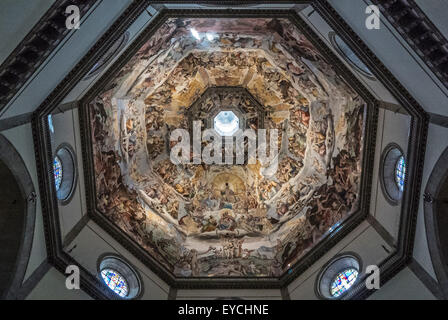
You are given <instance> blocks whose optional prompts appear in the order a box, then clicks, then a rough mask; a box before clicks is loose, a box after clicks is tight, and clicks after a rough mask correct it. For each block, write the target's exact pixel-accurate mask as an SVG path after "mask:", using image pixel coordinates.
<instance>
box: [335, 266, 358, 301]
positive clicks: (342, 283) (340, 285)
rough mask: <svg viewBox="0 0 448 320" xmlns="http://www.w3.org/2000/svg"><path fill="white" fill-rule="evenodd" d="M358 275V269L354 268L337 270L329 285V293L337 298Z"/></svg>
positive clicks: (348, 287)
mask: <svg viewBox="0 0 448 320" xmlns="http://www.w3.org/2000/svg"><path fill="white" fill-rule="evenodd" d="M357 277H358V270H356V269H354V268H349V269H346V270H344V271H342V272H339V273H338V275H337V276H336V277H335V279H334V280H333V282H332V283H331V287H330V294H331V296H332V297H334V298H337V297H339V296H340V295H342V294H343V293H344V292H346V291H347V290H348V289H350V287H351V286H352V285H353V284H354V283H355V281H356V278H357Z"/></svg>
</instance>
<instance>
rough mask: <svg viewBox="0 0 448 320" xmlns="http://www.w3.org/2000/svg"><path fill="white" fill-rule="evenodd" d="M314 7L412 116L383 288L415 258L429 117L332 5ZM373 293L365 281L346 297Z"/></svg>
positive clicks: (322, 1)
mask: <svg viewBox="0 0 448 320" xmlns="http://www.w3.org/2000/svg"><path fill="white" fill-rule="evenodd" d="M313 7H314V8H315V10H316V11H317V12H318V13H319V14H320V15H321V16H322V18H323V19H324V20H325V21H326V22H327V23H328V25H329V26H330V27H331V28H333V30H335V31H336V32H337V33H338V35H339V36H340V37H341V38H342V39H343V40H344V41H345V42H346V43H347V44H348V45H349V46H350V47H351V48H352V49H353V50H354V52H355V53H356V55H358V57H359V58H360V59H361V60H362V61H363V62H364V64H365V65H366V66H367V67H368V68H369V70H370V71H372V73H373V74H374V76H375V77H376V78H377V79H378V80H379V81H380V82H381V83H382V84H383V85H384V86H385V87H386V88H387V89H388V90H389V91H390V92H391V94H392V95H393V96H394V97H395V99H396V100H397V101H398V102H399V103H400V104H401V105H402V106H403V107H404V108H405V109H406V111H407V112H408V114H409V115H410V116H411V127H410V132H409V143H408V153H407V155H406V160H407V169H408V171H407V175H406V181H405V184H406V188H405V190H404V193H403V198H402V206H401V219H400V226H399V232H398V238H397V250H396V251H395V252H393V254H392V255H390V256H388V257H387V258H386V259H384V260H383V261H382V262H381V263H380V264H379V267H380V271H381V285H384V283H386V282H387V281H389V280H390V279H391V278H392V277H394V276H395V275H396V274H397V273H398V272H400V271H401V270H402V269H403V268H404V267H405V266H407V265H408V264H409V263H410V261H411V258H412V254H413V246H414V237H415V227H416V224H417V214H418V207H419V201H420V187H421V183H422V175H423V164H424V160H425V150H426V140H427V134H428V123H429V117H428V114H427V113H426V112H425V110H424V109H423V108H422V107H421V106H420V105H419V103H418V102H417V101H416V100H415V99H414V98H413V97H412V96H411V94H410V93H409V92H408V91H407V90H406V88H404V87H403V86H402V85H401V83H400V82H399V81H398V80H397V78H396V77H395V76H394V75H393V74H392V73H391V72H390V71H389V70H388V69H387V68H386V67H385V66H384V64H383V63H382V62H381V61H380V60H379V59H378V58H377V57H376V56H375V54H374V53H373V52H372V51H371V50H370V49H369V47H368V46H367V45H366V44H365V43H364V42H363V41H362V39H361V38H360V37H359V36H358V35H357V34H356V32H354V31H353V29H352V28H351V27H350V26H349V25H348V24H347V23H346V22H345V21H344V19H343V18H342V17H341V16H340V15H339V13H338V12H337V11H336V10H335V9H334V8H333V7H332V6H331V5H330V3H329V2H328V0H316V1H315V2H313ZM373 292H374V290H368V289H367V288H366V287H365V284H364V282H361V283H359V284H358V285H357V286H356V287H354V288H353V289H351V290H350V292H349V294H348V295H347V298H348V299H365V298H367V297H368V296H370V295H371V294H372V293H373Z"/></svg>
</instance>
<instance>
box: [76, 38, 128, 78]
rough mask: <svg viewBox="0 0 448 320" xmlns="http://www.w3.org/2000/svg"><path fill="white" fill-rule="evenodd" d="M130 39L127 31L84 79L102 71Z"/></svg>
mask: <svg viewBox="0 0 448 320" xmlns="http://www.w3.org/2000/svg"><path fill="white" fill-rule="evenodd" d="M128 41H129V32H128V31H127V32H125V33H124V34H123V35H122V36H121V37H120V38H118V39H117V41H115V43H114V44H113V45H112V47H110V48H109V50H107V51H106V53H105V54H104V55H103V56H102V57H101V58H100V59H99V60H98V61H97V63H95V65H94V66H93V67H92V69H90V71H89V72H88V73H87V75H86V76H85V77H84V80H87V79H90V78H91V77H93V76H96V75H97V74H99V73H100V72H101V71H103V70H104V68H106V66H107V65H108V64H109V62H110V61H112V59H113V58H114V57H115V56H116V55H117V54H118V53H119V52H120V51H121V49H123V48H124V47H125V46H126V44H127V43H128Z"/></svg>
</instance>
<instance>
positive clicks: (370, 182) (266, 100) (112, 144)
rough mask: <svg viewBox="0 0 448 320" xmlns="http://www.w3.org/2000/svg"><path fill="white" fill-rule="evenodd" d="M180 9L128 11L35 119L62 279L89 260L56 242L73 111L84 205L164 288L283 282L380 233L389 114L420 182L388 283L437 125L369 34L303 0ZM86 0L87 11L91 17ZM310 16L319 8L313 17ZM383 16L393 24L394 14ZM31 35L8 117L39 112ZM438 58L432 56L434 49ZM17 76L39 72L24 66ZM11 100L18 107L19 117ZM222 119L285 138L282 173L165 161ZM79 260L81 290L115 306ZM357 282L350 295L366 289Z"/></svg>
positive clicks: (54, 257) (45, 202) (397, 260)
mask: <svg viewBox="0 0 448 320" xmlns="http://www.w3.org/2000/svg"><path fill="white" fill-rule="evenodd" d="M167 2H169V1H167ZM174 2H175V1H174ZM224 2H226V1H223V3H224ZM183 5H184V4H166V6H163V5H158V4H155V3H154V4H153V6H152V7H151V6H150V7H148V3H146V2H145V3H138V1H136V2H133V3H132V4H130V5H129V7H127V8H126V9H124V8H125V7H126V6H125V5H122V6H123V12H122V13H123V14H122V15H121V16H120V17H119V18H118V19H116V18H117V17H115V16H114V17H112V18H110V19H109V20H110V21H109V20H108V21H109V24H107V25H106V26H105V27H104V29H105V30H107V32H105V33H104V34H103V35H102V36H101V37H100V38H98V39H95V41H94V40H92V41H91V43H92V44H91V45H86V48H87V49H88V50H87V49H86V50H85V52H82V53H81V52H79V56H80V57H83V58H82V59H80V60H79V61H78V62H79V63H78V64H76V66H75V67H74V68H71V67H70V68H69V69H68V70H71V71H70V73H69V74H68V75H67V77H66V78H65V79H63V80H62V81H60V80H61V79H56V77H55V78H54V79H53V78H52V79H51V81H54V82H55V84H58V86H56V85H55V86H54V87H55V90H54V91H52V93H51V94H49V95H45V96H44V97H46V100H45V101H44V102H43V103H42V104H41V105H40V107H39V108H38V109H37V111H35V112H34V113H33V118H32V119H33V129H34V131H33V133H34V139H35V145H36V159H37V161H36V162H37V165H38V175H39V183H40V189H41V192H42V208H43V212H44V214H43V216H44V224H45V230H46V244H47V249H48V252H49V257H50V260H51V261H52V263H53V265H54V266H56V267H57V268H59V269H60V270H63V269H64V267H65V266H66V265H68V264H70V263H78V262H79V261H83V259H82V258H80V257H79V256H76V250H75V253H72V252H71V250H74V248H72V249H71V250H67V248H66V247H64V248H63V246H62V241H63V238H64V232H65V231H64V230H62V228H61V223H60V221H59V219H61V217H62V213H61V212H64V210H66V211H68V209H67V208H63V207H61V206H58V205H56V204H55V198H54V194H55V192H54V181H53V179H54V178H53V177H52V175H51V174H49V172H51V164H52V160H53V159H52V154H53V151H54V148H55V145H53V144H54V141H53V140H54V138H53V137H52V136H51V135H50V134H49V130H48V121H47V119H48V118H47V117H48V115H49V114H53V116H54V118H57V115H59V114H61V113H60V112H62V111H65V110H71V109H73V110H76V112H79V118H76V117H74V118H73V119H74V121H73V122H76V123H75V124H74V127H75V129H74V131H75V141H78V140H76V139H78V135H79V137H80V141H81V143H80V145H79V146H78V150H77V151H79V153H78V165H79V169H80V170H79V172H80V174H83V176H82V178H81V179H80V185H81V184H82V192H84V190H85V194H84V193H81V191H79V192H80V195H79V197H80V198H81V203H82V204H83V205H86V209H85V210H86V211H87V214H88V217H89V218H91V219H93V221H94V222H95V223H96V224H97V225H98V226H99V227H100V228H102V229H103V230H104V231H105V232H106V233H107V234H108V235H110V236H111V237H112V238H113V239H114V240H116V241H117V242H118V243H119V244H120V245H122V246H123V247H124V248H126V250H128V252H129V253H130V254H131V255H133V256H134V257H136V258H137V259H138V261H139V262H141V263H142V264H143V265H144V266H145V267H148V268H149V270H151V271H153V272H155V274H157V275H158V276H159V277H160V278H161V279H163V280H164V281H166V283H168V284H169V285H170V286H173V287H178V288H211V287H215V288H216V287H220V286H222V285H223V284H224V285H225V286H226V287H229V288H233V287H245V288H255V287H258V288H259V287H264V288H268V287H269V288H284V287H285V286H287V285H288V284H290V283H291V282H292V281H293V280H294V279H296V278H297V277H299V276H300V275H302V274H303V273H304V272H305V271H306V270H307V269H308V268H309V267H310V266H312V265H313V264H315V263H317V262H318V259H319V258H320V257H322V256H323V255H325V254H328V253H329V252H331V249H332V248H334V247H335V246H336V245H338V243H339V244H340V243H341V241H342V240H343V239H346V237H348V235H349V234H350V232H351V231H353V230H354V229H355V228H356V227H357V226H359V225H360V224H361V223H362V222H363V221H365V220H366V219H367V220H368V221H369V223H371V224H372V225H373V223H372V218H371V216H369V214H371V215H374V214H375V212H373V213H372V211H375V210H380V209H381V207H380V206H378V205H377V203H376V202H375V201H377V199H375V197H376V198H378V194H379V193H378V191H377V190H373V191H372V189H374V188H375V186H376V187H377V186H378V179H377V177H376V176H377V175H379V173H378V172H379V169H378V165H379V164H378V163H379V159H380V153H381V151H382V150H381V148H382V147H383V144H382V143H383V142H384V141H386V140H387V139H384V137H383V136H382V135H377V130H378V131H379V132H382V131H381V130H385V129H384V128H380V127H379V126H377V124H378V123H377V121H380V122H381V121H382V122H381V123H382V124H384V122H385V121H386V120H385V118H386V113H384V114H382V115H381V114H380V116H378V111H379V110H383V111H384V110H387V112H390V111H398V113H399V115H400V116H403V119H406V121H409V123H412V125H409V128H406V130H408V132H406V138H405V139H408V138H409V141H408V140H405V139H403V140H404V141H405V142H404V144H405V145H406V150H405V153H406V156H407V157H406V160H407V164H408V168H407V169H408V172H407V179H408V180H407V182H406V186H407V188H406V189H405V193H404V195H403V201H402V203H403V204H402V206H400V207H398V209H397V210H396V211H397V212H398V213H397V216H398V218H397V222H396V229H397V232H396V234H394V237H395V240H394V241H395V242H394V243H391V246H390V248H389V249H390V252H389V249H387V250H386V251H388V252H387V253H388V256H387V257H386V258H384V259H382V260H381V261H380V263H379V265H380V267H381V270H382V275H383V276H384V277H383V278H382V281H387V280H388V279H389V278H391V277H392V276H394V275H395V274H396V272H397V270H400V269H401V268H402V267H403V266H405V265H406V264H407V263H408V261H409V257H410V256H412V243H413V240H414V239H413V236H414V230H415V223H416V222H415V217H416V214H417V210H418V208H417V207H418V201H419V190H420V183H421V179H422V177H421V176H422V173H421V172H422V167H421V166H420V165H419V163H420V164H422V163H423V159H424V151H425V138H426V131H427V120H428V119H427V115H426V113H425V111H424V110H423V109H422V108H421V106H420V105H419V103H418V102H417V101H416V100H414V98H413V97H412V96H411V95H410V94H409V93H408V92H407V90H406V89H405V87H403V86H402V85H401V83H400V81H407V80H409V77H408V78H406V79H404V80H403V79H399V80H400V81H398V79H397V78H395V76H394V74H393V73H392V72H391V70H392V69H391V67H390V65H389V66H388V67H389V68H387V67H386V66H385V65H384V64H383V59H382V58H383V57H381V56H379V55H378V56H377V55H375V54H374V53H373V52H372V50H370V49H369V47H368V46H367V45H366V43H365V42H364V41H365V39H364V38H363V39H361V38H360V37H359V36H358V35H359V34H361V33H362V32H364V30H361V31H360V30H358V31H359V32H358V33H357V32H356V30H355V31H353V30H352V29H351V28H350V26H349V25H348V24H347V23H346V22H345V21H344V17H342V16H340V15H339V14H338V12H336V10H335V9H334V7H337V6H338V5H339V3H335V4H333V7H332V6H331V5H330V4H329V3H328V2H327V1H323V0H319V1H312V3H311V4H307V3H305V1H301V4H298V5H294V4H290V5H289V4H284V5H282V4H277V5H278V6H279V7H276V8H275V9H270V8H269V6H263V5H255V4H253V5H250V6H249V5H248V7H247V8H241V7H242V6H238V4H236V3H235V2H232V3H231V4H230V3H228V6H230V7H232V8H231V9H230V7H229V8H226V5H225V4H224V5H223V4H222V3H221V6H218V7H215V8H214V9H210V7H209V5H207V4H206V5H200V4H193V5H191V6H190V7H189V9H185V8H183V7H182V6H183ZM90 6H93V2H92V3H90V2H88V3H86V5H85V6H84V7H82V13H83V14H84V13H85V12H87V10H89V8H91V7H90ZM222 6H224V7H222ZM282 6H283V7H282ZM149 8H150V9H149ZM303 8H308V9H309V10H308V11H307V15H306V16H305V15H304V14H302V13H300V10H302V9H303ZM381 10H383V11H382V12H383V13H387V10H393V6H391V5H388V4H385V5H383V6H381ZM316 16H318V17H319V18H316ZM142 17H144V18H142ZM47 18H48V17H47ZM308 18H309V20H307V19H308ZM51 19H52V18H51V17H50V18H48V19H46V20H49V21H51V23H49V26H48V28H54V29H55V32H54V37H55V38H54V39H53V40H51V39H40V40H43V41H44V42H45V41H47V42H48V43H51V44H52V45H54V46H56V45H58V43H59V41H60V40H61V39H63V36H64V35H65V34H66V33H65V31H64V30H62V29H63V28H62V27H61V26H59V25H58V23H59V22H60V21H59V22H58V21H53V20H51ZM139 19H141V20H145V19H146V20H145V22H144V23H143V22H141V21H140V20H139ZM313 19H320V20H319V22H318V23H316V20H313ZM397 19H398V18H397ZM313 23H316V25H319V23H321V25H320V26H319V27H316V26H312V25H313ZM397 23H398V22H397ZM322 25H324V26H325V27H321V26H322ZM58 26H59V28H58ZM330 27H331V28H330ZM319 28H321V29H319ZM326 28H327V29H328V30H327V29H326ZM136 30H138V31H136ZM329 30H330V31H331V32H333V31H335V32H336V33H337V34H339V35H340V36H341V39H343V41H344V42H345V43H347V44H348V45H349V47H351V48H352V49H353V51H354V53H355V54H356V55H357V56H358V57H359V58H360V59H361V60H362V61H363V62H364V63H365V65H366V66H367V67H366V68H368V69H369V70H370V71H371V72H372V74H373V75H374V76H373V77H364V75H363V74H362V73H359V72H357V70H356V68H353V65H351V64H350V61H348V62H347V61H343V60H342V59H341V57H342V56H341V55H339V56H338V54H340V52H338V50H337V48H332V47H331V46H330V45H331V42H330V41H322V39H323V38H324V39H325V38H326V37H327V33H328V31H329ZM57 33H60V34H59V36H58V34H57ZM124 34H127V35H126V37H129V34H130V38H126V37H125V38H123V37H122V35H124ZM123 39H125V40H126V41H123ZM25 40H26V39H25ZM97 40H98V41H97ZM128 40H130V41H129V43H127V41H128ZM363 40H364V41H363ZM30 41H31V42H30V43H34V44H32V45H30V47H29V48H28V49H29V50H28V51H23V52H20V53H17V54H16V55H14V57H16V58H17V61H15V62H14V61H12V62H11V63H9V64H7V67H8V69H1V70H0V71H1V72H0V95H1V96H2V99H1V103H2V107H4V108H2V109H0V112H2V113H1V116H4V115H8V116H11V115H12V116H16V114H18V113H19V111H20V112H22V111H29V112H32V111H34V110H31V105H30V104H29V103H28V104H27V103H24V101H27V100H26V99H28V96H27V95H26V94H25V95H21V96H20V97H18V98H17V101H16V100H13V99H12V97H13V96H14V94H15V92H16V91H17V90H19V89H20V87H21V83H24V82H25V81H26V79H28V78H27V77H26V75H30V74H32V72H33V70H37V68H38V67H39V66H40V63H42V62H43V61H44V59H45V58H46V57H47V56H41V57H34V56H33V54H32V52H34V51H36V50H35V47H36V45H38V43H37V42H39V39H32V40H30ZM33 41H34V42H33ZM36 41H37V42H36ZM94 43H95V45H93V44H94ZM42 45H43V44H42ZM50 47H51V46H48V48H47V49H48V50H47V51H48V52H47V51H46V52H47V54H48V53H49V52H50V51H51V50H50ZM33 48H34V49H33ZM111 48H112V49H111ZM33 50H34V51H33ZM111 50H112V51H113V53H114V54H112V55H111V56H109V55H108V54H110V53H111ZM115 50H116V51H115ZM43 51H45V50H43ZM430 51H431V52H434V54H433V56H432V57H433V58H434V57H435V56H436V55H437V52H438V51H437V50H430ZM27 52H28V53H29V54H28V55H26V53H27ZM425 52H426V51H423V55H425V56H426V58H428V59H430V52H426V53H425ZM420 53H421V52H420ZM33 57H34V59H33V61H32V62H26V61H25V60H27V59H29V58H33ZM422 57H423V56H422ZM426 58H425V57H423V58H422V59H426ZM441 59H442V58H441ZM439 60H440V59H439ZM439 60H437V61H438V63H437V66H439V69H438V71H437V70H436V71H435V74H436V76H437V77H438V78H439V79H440V81H441V83H442V84H443V81H444V77H445V75H446V74H445V73H444V71H443V66H444V64H443V63H444V61H445V60H443V59H442V60H443V61H442V60H440V61H439ZM27 61H28V60H27ZM100 62H101V63H100ZM425 62H427V63H428V65H429V66H433V65H432V64H431V62H430V60H425ZM102 63H104V66H101V68H99V70H96V68H98V65H99V64H102ZM22 64H25V65H26V66H27V67H26V68H27V70H28V71H27V70H24V72H22V73H21V72H20V70H22V69H23V67H24V66H23V65H22ZM49 65H50V66H51V64H49ZM31 66H32V67H31ZM21 68H22V69H21ZM53 69H57V68H53ZM45 70H46V69H45V68H44V71H45ZM50 71H51V70H50ZM89 71H91V73H90V75H89V76H86V75H87V74H88V73H89ZM93 71H95V72H93ZM440 71H442V72H440ZM437 72H438V73H437ZM16 73H20V74H21V75H22V76H23V79H22V78H21V76H20V77H18V76H17V75H15V74H16ZM43 75H45V74H44V73H43ZM38 80H39V79H38ZM40 80H42V79H40ZM49 81H50V80H49ZM42 83H43V82H42ZM32 84H33V83H32ZM31 89H33V90H34V89H35V87H33V86H32V85H30V89H29V88H25V89H24V90H31ZM51 90H53V87H52V88H51ZM418 90H419V89H418V88H416V92H418ZM37 91H38V90H37ZM25 92H26V91H25ZM426 94H429V93H428V92H426ZM42 95H44V94H43V93H42ZM433 96H435V95H433ZM42 100H43V98H42ZM8 103H9V104H8ZM16 104H19V108H11V105H16ZM28 108H29V110H28ZM381 108H382V109H381ZM435 108H440V104H437V106H436V107H435ZM19 109H20V110H19ZM220 112H233V113H234V114H235V115H236V117H237V118H238V126H239V129H241V130H245V129H267V131H268V137H270V136H271V135H272V134H271V133H270V132H273V131H272V130H274V129H277V130H278V139H277V142H278V151H279V154H278V157H276V158H275V160H276V163H277V164H278V167H272V166H270V165H266V164H264V163H262V162H260V161H258V162H256V163H248V162H247V159H245V161H244V162H243V163H242V164H235V163H232V164H226V165H221V164H209V163H207V164H206V163H195V162H193V155H191V156H189V157H188V159H189V160H191V163H189V164H174V163H173V162H172V161H171V159H170V154H171V151H172V150H173V148H175V147H176V143H177V142H178V141H172V140H171V139H170V137H171V134H172V133H173V132H174V131H175V130H176V129H186V130H187V131H188V132H190V133H191V132H192V124H193V122H194V121H200V123H201V126H202V129H208V128H213V126H214V120H215V117H216V116H217V115H218V114H219V113H220ZM390 114H392V113H390ZM30 117H31V116H30ZM406 123H408V122H406ZM233 132H234V131H233ZM238 134H239V133H235V136H238ZM234 138H235V137H234ZM383 140H384V141H383ZM376 141H377V142H378V143H379V144H380V147H379V148H377V147H376V145H375V142H376ZM408 142H409V143H408ZM209 143H210V141H204V142H203V145H202V147H207V145H208V144H209ZM231 158H234V155H233V154H232V157H231ZM374 162H375V164H374ZM372 187H373V188H372ZM378 208H379V209H378ZM400 210H401V211H400ZM63 223H64V222H63ZM377 229H378V230H380V228H379V227H377ZM378 232H379V233H381V231H378ZM64 241H65V240H64ZM342 242H343V241H342ZM391 242H392V241H391ZM83 263H84V262H81V263H80V264H81V267H82V272H83V274H84V278H83V280H82V281H83V283H82V285H83V288H84V289H85V290H86V291H88V292H90V293H91V294H92V295H93V296H98V297H103V296H107V293H104V291H102V289H101V288H100V287H98V283H97V279H96V278H95V276H92V272H91V270H88V268H87V267H86V269H83V265H82V264H83ZM90 268H91V267H90ZM361 286H362V285H360V288H359V289H357V290H354V293H353V295H356V296H357V297H364V296H366V295H368V294H369V293H368V291H366V289H365V288H361Z"/></svg>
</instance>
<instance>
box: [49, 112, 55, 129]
mask: <svg viewBox="0 0 448 320" xmlns="http://www.w3.org/2000/svg"><path fill="white" fill-rule="evenodd" d="M48 127H49V128H50V131H51V133H54V126H53V117H52V116H51V114H49V115H48Z"/></svg>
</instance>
